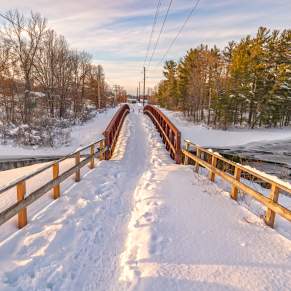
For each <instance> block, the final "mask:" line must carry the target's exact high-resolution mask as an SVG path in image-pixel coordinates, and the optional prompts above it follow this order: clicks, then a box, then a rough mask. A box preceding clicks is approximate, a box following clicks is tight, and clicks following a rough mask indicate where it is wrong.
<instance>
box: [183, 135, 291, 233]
mask: <svg viewBox="0 0 291 291" xmlns="http://www.w3.org/2000/svg"><path fill="white" fill-rule="evenodd" d="M182 153H183V156H184V164H185V165H187V164H188V163H189V159H190V160H192V161H194V162H195V169H196V172H198V170H199V167H200V166H202V167H204V168H206V169H208V170H209V179H210V180H211V181H213V182H214V181H215V175H218V176H220V177H221V178H222V179H223V180H225V181H227V182H229V183H230V184H231V193H230V196H231V198H232V199H234V200H237V197H238V190H241V191H242V192H244V193H246V194H247V195H249V196H251V197H253V198H254V199H256V200H257V201H258V202H260V203H261V204H263V205H264V206H265V207H266V214H265V217H264V220H265V223H266V224H267V225H269V226H271V227H273V226H274V222H275V215H276V214H278V215H280V216H282V217H283V218H285V219H287V220H288V221H291V210H290V209H288V208H286V207H284V206H283V205H281V204H280V203H279V202H278V199H279V194H282V193H285V195H290V196H289V197H290V198H291V187H290V185H289V184H288V183H284V182H283V181H281V180H279V179H272V178H271V177H269V176H268V175H266V174H265V173H263V172H260V171H258V170H255V169H252V168H249V167H247V166H243V165H241V164H237V163H235V162H232V161H230V160H228V159H226V158H224V157H222V156H221V155H220V154H218V153H214V152H213V151H212V150H209V149H205V148H202V147H201V146H199V145H196V144H193V143H191V142H190V141H188V140H185V149H183V150H182ZM250 179H251V180H253V181H256V182H258V181H262V182H264V184H265V185H268V186H269V187H268V188H269V189H270V194H269V197H266V196H265V195H263V193H261V192H259V191H258V190H257V188H258V187H255V188H256V189H254V187H251V185H252V183H249V181H250Z"/></svg>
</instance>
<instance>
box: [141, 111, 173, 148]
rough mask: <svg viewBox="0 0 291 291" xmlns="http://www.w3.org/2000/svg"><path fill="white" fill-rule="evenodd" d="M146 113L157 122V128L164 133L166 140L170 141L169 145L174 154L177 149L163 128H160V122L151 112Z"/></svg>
mask: <svg viewBox="0 0 291 291" xmlns="http://www.w3.org/2000/svg"><path fill="white" fill-rule="evenodd" d="M146 113H147V114H148V115H150V116H151V117H152V118H153V119H154V120H155V122H156V124H157V127H158V128H159V129H160V130H161V131H162V132H163V134H164V135H165V138H166V140H167V141H168V144H169V146H170V148H171V150H172V151H173V152H175V151H176V149H175V147H174V145H173V144H172V142H171V140H170V138H169V137H168V136H167V135H166V133H165V132H164V130H163V129H162V128H161V126H160V124H159V122H158V120H157V119H156V118H155V116H154V115H153V114H152V113H151V112H149V111H146Z"/></svg>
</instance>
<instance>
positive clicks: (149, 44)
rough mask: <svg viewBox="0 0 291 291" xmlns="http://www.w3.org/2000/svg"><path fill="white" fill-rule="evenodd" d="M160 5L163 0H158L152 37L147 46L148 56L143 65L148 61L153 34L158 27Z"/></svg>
mask: <svg viewBox="0 0 291 291" xmlns="http://www.w3.org/2000/svg"><path fill="white" fill-rule="evenodd" d="M160 7H161V0H158V3H157V7H156V12H155V16H154V20H153V25H152V30H151V33H150V38H149V42H148V46H147V52H146V56H145V59H144V63H143V66H144V65H145V63H146V61H147V59H148V56H149V51H150V48H151V45H152V40H153V35H154V31H155V27H156V24H157V20H158V16H159V11H160Z"/></svg>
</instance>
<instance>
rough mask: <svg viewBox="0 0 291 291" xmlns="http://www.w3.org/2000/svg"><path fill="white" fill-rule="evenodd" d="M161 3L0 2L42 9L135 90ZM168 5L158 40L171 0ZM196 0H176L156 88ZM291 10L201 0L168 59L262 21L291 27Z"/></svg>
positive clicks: (244, 1)
mask: <svg viewBox="0 0 291 291" xmlns="http://www.w3.org/2000/svg"><path fill="white" fill-rule="evenodd" d="M156 3H157V0H148V1H142V0H139V1H137V0H108V1H103V0H82V1H79V0H78V1H71V0H9V1H7V0H0V4H1V10H2V11H5V10H8V9H13V8H17V9H19V10H21V11H24V12H25V13H28V12H29V11H30V10H33V11H37V12H40V13H41V14H42V15H43V16H45V17H46V18H48V20H49V22H48V24H49V26H50V27H52V28H53V29H55V30H56V31H57V32H58V33H60V34H62V35H64V36H65V37H66V38H67V40H68V42H69V43H70V44H71V46H72V47H73V48H77V49H80V50H87V51H88V52H89V53H91V54H92V56H93V59H94V62H96V63H100V64H102V65H103V66H104V69H105V74H106V76H107V79H108V80H109V81H110V83H112V84H113V83H118V84H120V85H122V86H124V87H125V88H126V89H127V90H128V91H129V92H130V93H134V92H135V91H136V86H137V85H138V82H139V81H141V80H142V67H143V63H144V58H145V55H146V48H147V44H148V39H149V34H150V31H151V26H152V22H153V16H154V13H155V7H156ZM162 3H163V6H162V9H161V15H160V17H159V21H158V26H157V28H156V33H155V35H154V39H155V38H156V37H157V33H158V32H159V29H160V25H161V22H162V16H163V14H164V12H165V10H166V8H167V5H168V3H169V1H168V0H163V1H162ZM193 3H194V1H192V0H174V1H173V6H172V8H171V13H170V15H169V18H168V20H167V23H166V29H165V31H164V33H163V35H162V37H161V40H160V43H159V46H158V48H157V51H156V54H155V56H154V58H153V64H152V66H151V68H150V71H149V78H148V79H147V84H148V86H151V87H153V86H154V85H155V84H156V83H157V82H158V81H159V79H160V78H161V77H162V66H158V65H159V63H160V60H161V58H162V56H163V55H164V53H165V52H166V50H167V47H168V45H169V43H170V42H171V41H172V39H173V38H174V37H175V35H176V33H177V31H178V29H179V27H180V25H181V24H182V23H183V21H184V19H185V17H186V16H187V14H188V13H189V10H190V9H191V7H192V5H193ZM289 11H291V1H289V0H276V1H273V0H252V1H249V0H237V1H235V0H219V1H213V0H201V1H200V3H199V5H198V8H197V10H196V12H195V14H194V15H193V17H192V18H191V19H190V21H189V23H188V24H187V26H186V28H185V30H184V31H183V33H182V35H181V36H180V37H179V38H178V40H177V42H176V43H175V45H174V47H173V48H172V49H171V51H170V52H169V55H168V57H169V58H173V59H175V60H178V59H179V58H181V57H182V56H183V55H184V54H185V52H186V51H187V50H188V49H189V48H191V47H196V46H197V45H199V44H200V43H207V44H209V45H214V44H217V45H218V46H219V47H223V46H224V45H226V44H227V42H228V41H230V40H238V39H239V38H241V37H243V36H245V35H247V34H254V33H255V32H256V30H257V28H258V27H259V26H261V25H263V26H267V27H270V28H278V29H282V28H290V16H289Z"/></svg>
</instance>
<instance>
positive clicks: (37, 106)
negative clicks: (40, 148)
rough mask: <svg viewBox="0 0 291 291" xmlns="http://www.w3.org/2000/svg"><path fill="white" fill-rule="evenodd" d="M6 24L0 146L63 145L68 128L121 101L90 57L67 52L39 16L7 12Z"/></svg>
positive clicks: (0, 50)
mask: <svg viewBox="0 0 291 291" xmlns="http://www.w3.org/2000/svg"><path fill="white" fill-rule="evenodd" d="M5 18H6V19H5V20H6V22H5V25H3V26H2V27H1V28H0V139H1V142H2V143H5V142H7V140H14V141H15V142H16V143H17V144H24V145H49V146H54V144H55V142H56V140H58V139H64V141H63V142H66V139H67V137H68V135H69V130H67V129H68V128H70V126H71V125H73V124H75V123H80V122H84V121H86V120H87V119H89V118H92V117H93V116H94V114H96V113H97V111H98V110H102V109H103V108H106V106H113V105H115V103H116V102H117V101H118V100H116V99H120V98H121V99H122V98H124V97H125V96H126V92H125V90H124V89H123V88H121V87H120V86H115V88H114V90H112V89H111V88H110V87H109V85H108V84H107V83H106V82H105V74H104V70H103V67H102V66H101V65H95V64H94V62H93V60H92V56H91V55H90V54H89V53H87V52H85V51H78V50H75V49H72V48H70V46H69V44H68V42H67V41H66V39H65V37H64V36H62V35H58V34H57V33H56V32H55V31H54V30H52V29H49V28H48V27H47V20H46V19H45V18H43V17H42V16H41V15H39V14H38V13H33V12H31V14H30V15H29V16H26V15H23V14H22V13H20V12H19V11H17V10H11V11H8V12H7V13H6V14H5ZM113 91H114V92H113ZM114 96H115V98H114ZM116 97H117V98H116Z"/></svg>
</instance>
